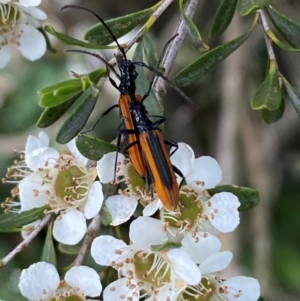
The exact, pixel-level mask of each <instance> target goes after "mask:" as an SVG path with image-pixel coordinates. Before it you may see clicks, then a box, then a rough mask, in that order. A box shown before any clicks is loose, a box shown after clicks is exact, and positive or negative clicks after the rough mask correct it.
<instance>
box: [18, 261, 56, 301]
mask: <svg viewBox="0 0 300 301" xmlns="http://www.w3.org/2000/svg"><path fill="white" fill-rule="evenodd" d="M59 282H60V279H59V275H58V272H57V270H56V268H55V267H54V265H52V264H50V263H47V262H38V263H34V264H32V265H31V266H30V267H29V268H28V269H25V270H23V271H22V273H21V276H20V282H19V289H20V291H21V294H22V295H23V296H24V297H26V298H28V299H29V300H46V299H50V298H51V296H52V295H53V294H54V292H55V290H56V289H57V288H58V286H59Z"/></svg>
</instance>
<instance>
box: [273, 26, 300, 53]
mask: <svg viewBox="0 0 300 301" xmlns="http://www.w3.org/2000/svg"><path fill="white" fill-rule="evenodd" d="M267 35H268V36H269V38H270V39H271V40H272V41H273V42H274V43H275V44H276V45H277V46H279V47H280V48H281V49H283V50H285V51H291V52H300V49H297V48H294V47H291V46H288V45H286V44H285V43H283V42H281V41H280V40H279V39H278V38H277V37H276V35H275V34H274V32H273V31H271V30H268V31H267Z"/></svg>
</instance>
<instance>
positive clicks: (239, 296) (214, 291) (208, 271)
mask: <svg viewBox="0 0 300 301" xmlns="http://www.w3.org/2000/svg"><path fill="white" fill-rule="evenodd" d="M231 259H232V253H231V252H229V251H225V252H218V251H216V252H215V253H212V254H211V255H210V256H208V257H207V258H206V259H204V260H203V262H202V263H201V264H200V266H199V269H200V271H201V275H202V279H201V282H199V284H197V285H193V286H187V288H186V289H185V291H183V292H182V295H181V299H182V300H185V297H187V299H189V300H194V299H195V300H196V299H197V296H201V300H203V301H204V300H208V301H217V300H220V301H225V300H226V301H257V300H258V298H259V296H260V286H259V283H258V281H257V280H256V279H254V278H251V277H245V276H236V277H232V278H230V279H227V280H221V278H220V276H219V272H220V271H222V270H224V269H225V268H226V267H227V266H228V265H229V263H230V261H231Z"/></svg>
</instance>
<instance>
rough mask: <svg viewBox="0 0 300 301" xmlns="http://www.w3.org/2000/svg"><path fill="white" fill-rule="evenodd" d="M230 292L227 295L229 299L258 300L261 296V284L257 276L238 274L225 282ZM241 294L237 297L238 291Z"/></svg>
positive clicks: (232, 300) (231, 300)
mask: <svg viewBox="0 0 300 301" xmlns="http://www.w3.org/2000/svg"><path fill="white" fill-rule="evenodd" d="M223 284H224V285H225V286H226V287H227V289H226V290H227V291H228V293H227V294H226V295H225V297H226V299H227V300H228V301H236V300H239V301H257V300H258V298H259V296H260V286H259V283H258V281H257V280H256V279H255V278H251V277H245V276H237V277H232V278H230V279H227V280H226V281H224V282H223ZM239 291H241V295H239V296H238V297H237V293H238V292H239Z"/></svg>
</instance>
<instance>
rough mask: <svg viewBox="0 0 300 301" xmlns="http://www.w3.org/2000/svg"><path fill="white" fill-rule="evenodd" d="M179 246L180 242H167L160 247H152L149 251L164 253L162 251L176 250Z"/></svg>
mask: <svg viewBox="0 0 300 301" xmlns="http://www.w3.org/2000/svg"><path fill="white" fill-rule="evenodd" d="M181 246H182V245H181V243H180V242H175V241H172V240H167V241H165V242H164V243H162V244H161V245H152V246H151V250H152V251H154V252H160V251H164V250H170V249H178V248H180V247H181Z"/></svg>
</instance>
